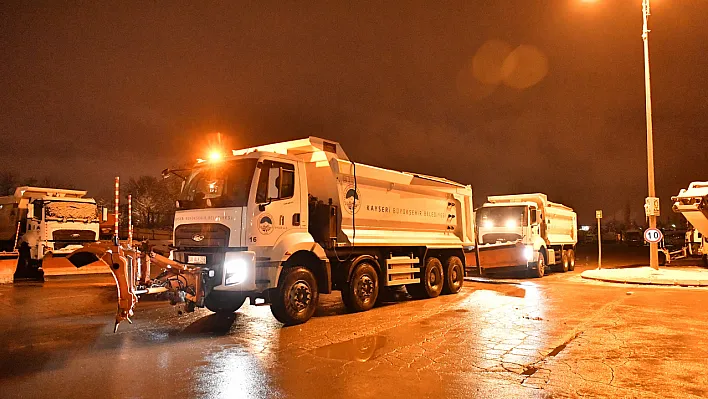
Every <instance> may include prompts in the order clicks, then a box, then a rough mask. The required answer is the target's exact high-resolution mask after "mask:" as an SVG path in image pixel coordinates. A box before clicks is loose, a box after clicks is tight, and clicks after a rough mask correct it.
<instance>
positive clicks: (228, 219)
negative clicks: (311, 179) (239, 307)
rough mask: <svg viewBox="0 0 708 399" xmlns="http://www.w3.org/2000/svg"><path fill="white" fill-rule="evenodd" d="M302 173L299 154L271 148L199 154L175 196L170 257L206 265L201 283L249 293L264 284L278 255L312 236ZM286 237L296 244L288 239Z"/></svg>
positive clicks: (271, 278) (270, 280)
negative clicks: (204, 158) (217, 156)
mask: <svg viewBox="0 0 708 399" xmlns="http://www.w3.org/2000/svg"><path fill="white" fill-rule="evenodd" d="M303 175H304V164H303V162H302V161H300V160H297V159H293V157H289V156H287V155H280V154H274V153H263V152H253V153H250V154H247V155H243V156H238V157H230V158H228V159H223V160H219V161H212V162H201V163H200V164H198V165H197V166H196V167H195V168H194V170H193V171H192V173H191V174H190V176H189V177H188V179H187V180H186V181H185V183H184V187H183V190H182V193H181V195H180V198H179V200H178V201H177V204H178V208H177V212H176V214H175V223H174V247H175V251H174V252H173V257H174V259H175V260H177V261H179V262H181V263H185V264H189V265H205V266H209V267H210V270H212V271H213V273H209V276H210V277H209V278H208V279H207V290H214V291H220V292H224V293H228V292H232V293H239V295H241V294H248V295H257V294H258V293H262V292H263V291H265V290H266V289H268V288H271V287H272V286H273V285H275V284H277V282H278V275H279V271H280V268H281V267H282V265H281V263H282V261H283V260H284V258H285V259H287V257H288V255H291V253H292V252H293V251H296V250H297V249H298V247H299V248H306V247H307V248H308V249H310V248H312V246H313V244H315V243H314V240H313V239H312V237H311V236H310V235H309V233H308V231H307V220H308V209H307V180H306V179H305V178H304V177H301V176H303ZM294 241H297V242H298V243H299V244H301V245H295V246H294V247H293V246H292V245H289V244H292V243H293V242H294ZM305 243H307V245H306V244H305ZM308 245H309V246H308ZM286 247H287V250H285V249H284V248H286ZM315 247H316V245H315ZM287 251H290V252H291V253H287V254H286V252H287ZM315 252H318V251H315ZM319 252H320V254H321V255H322V257H325V256H324V252H323V251H321V248H320V251H319ZM222 267H223V269H222ZM211 274H213V276H211ZM225 295H226V294H225ZM217 308H218V307H217Z"/></svg>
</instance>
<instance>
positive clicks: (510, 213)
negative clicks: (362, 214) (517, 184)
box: [477, 193, 578, 275]
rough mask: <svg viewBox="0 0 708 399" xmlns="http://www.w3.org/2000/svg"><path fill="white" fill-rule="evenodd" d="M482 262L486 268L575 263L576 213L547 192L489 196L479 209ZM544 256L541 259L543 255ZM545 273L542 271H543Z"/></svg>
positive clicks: (531, 267)
mask: <svg viewBox="0 0 708 399" xmlns="http://www.w3.org/2000/svg"><path fill="white" fill-rule="evenodd" d="M477 228H478V231H479V242H480V263H481V266H482V268H483V269H485V270H487V271H489V269H496V268H507V267H508V268H519V267H521V268H526V269H535V270H537V268H538V264H539V262H541V263H542V264H543V265H551V266H553V265H557V268H559V270H561V269H562V270H568V269H572V268H574V266H575V263H574V262H575V245H576V244H577V240H578V238H577V233H578V228H577V217H576V214H575V212H574V211H573V210H572V209H571V208H569V207H567V206H565V205H561V204H557V203H553V202H551V201H548V198H547V196H546V195H545V194H540V193H535V194H517V195H500V196H490V197H489V198H488V201H487V203H485V204H484V205H483V206H482V207H481V208H480V209H478V210H477ZM541 258H542V259H541ZM540 274H541V275H543V271H541V272H540Z"/></svg>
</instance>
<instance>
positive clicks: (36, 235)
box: [0, 186, 99, 272]
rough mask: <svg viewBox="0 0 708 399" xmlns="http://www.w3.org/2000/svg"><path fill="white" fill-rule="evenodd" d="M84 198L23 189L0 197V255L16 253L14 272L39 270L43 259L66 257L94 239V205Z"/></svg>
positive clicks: (72, 193)
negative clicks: (16, 263) (0, 251)
mask: <svg viewBox="0 0 708 399" xmlns="http://www.w3.org/2000/svg"><path fill="white" fill-rule="evenodd" d="M85 195H86V191H79V190H65V189H55V188H39V187H26V186H25V187H18V188H17V189H16V190H15V194H14V195H10V196H5V197H0V244H1V245H2V246H3V248H2V251H3V252H5V253H8V252H17V253H18V256H19V261H18V272H23V270H22V269H23V268H26V267H29V268H30V269H33V270H36V269H39V268H40V267H41V266H42V261H43V259H45V257H48V256H52V257H59V256H66V255H68V254H70V253H71V252H73V251H74V250H76V249H77V248H81V246H82V245H84V244H85V243H89V242H95V241H96V240H97V239H98V225H99V215H98V213H97V208H96V201H94V199H93V198H84V196H85Z"/></svg>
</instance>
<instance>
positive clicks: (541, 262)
mask: <svg viewBox="0 0 708 399" xmlns="http://www.w3.org/2000/svg"><path fill="white" fill-rule="evenodd" d="M544 274H546V255H544V253H543V252H539V253H538V262H537V265H536V270H532V276H533V277H537V278H541V277H543V275H544Z"/></svg>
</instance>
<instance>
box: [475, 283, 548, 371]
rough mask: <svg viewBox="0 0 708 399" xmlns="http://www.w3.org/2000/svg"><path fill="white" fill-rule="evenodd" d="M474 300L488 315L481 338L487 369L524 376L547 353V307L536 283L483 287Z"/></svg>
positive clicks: (478, 287) (479, 287) (476, 293)
mask: <svg viewBox="0 0 708 399" xmlns="http://www.w3.org/2000/svg"><path fill="white" fill-rule="evenodd" d="M476 288H477V290H476V291H475V292H474V293H473V294H472V298H473V300H474V301H475V302H476V303H477V304H478V306H479V307H480V308H481V310H482V311H483V312H484V316H483V319H482V321H483V322H482V324H481V325H482V327H481V329H480V331H479V338H480V343H481V349H482V352H483V354H482V356H483V358H484V359H485V360H486V362H485V363H484V364H485V366H486V367H485V368H490V369H495V368H500V369H505V370H509V371H514V372H518V373H522V372H523V370H524V369H525V367H526V366H528V365H529V364H532V363H534V362H535V361H537V360H538V358H539V354H540V353H541V352H542V351H543V350H544V347H545V345H544V342H545V334H546V331H545V329H546V327H545V323H543V322H542V320H543V319H544V318H545V305H544V300H543V298H542V297H541V293H540V290H539V286H538V285H537V284H536V283H532V282H521V283H501V282H498V281H495V282H493V283H487V284H479V285H478V286H477V287H476Z"/></svg>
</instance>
